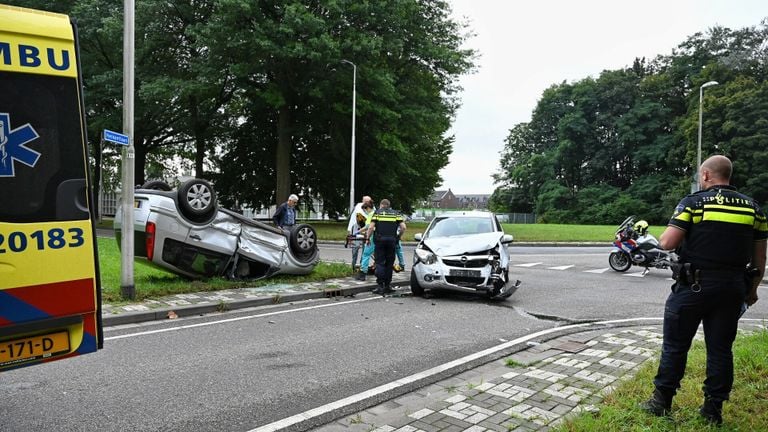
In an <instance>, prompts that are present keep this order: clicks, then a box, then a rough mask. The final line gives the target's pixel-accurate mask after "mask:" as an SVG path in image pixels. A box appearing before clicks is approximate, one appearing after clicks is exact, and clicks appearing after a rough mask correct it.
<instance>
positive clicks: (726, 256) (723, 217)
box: [669, 186, 768, 271]
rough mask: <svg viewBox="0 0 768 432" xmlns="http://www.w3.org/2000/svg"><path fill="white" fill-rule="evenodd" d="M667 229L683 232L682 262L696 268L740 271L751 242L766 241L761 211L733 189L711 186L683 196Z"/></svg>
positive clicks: (747, 258)
mask: <svg viewBox="0 0 768 432" xmlns="http://www.w3.org/2000/svg"><path fill="white" fill-rule="evenodd" d="M669 225H674V226H676V227H678V228H681V229H683V230H685V232H686V234H685V241H684V242H683V244H682V247H681V249H680V258H681V261H683V262H690V263H692V264H693V265H694V266H696V267H698V268H707V269H719V270H734V271H743V270H744V268H745V266H746V265H747V263H749V261H750V259H751V255H752V251H753V249H754V242H755V241H758V240H763V239H766V238H768V224H766V218H765V214H764V213H763V211H762V210H761V209H760V207H759V206H758V205H757V204H756V203H755V202H754V200H753V199H752V198H750V197H748V196H746V195H743V194H741V193H739V192H737V191H736V189H735V188H734V187H732V186H714V187H711V188H709V189H707V190H704V191H699V192H696V193H694V194H691V195H688V196H686V197H685V198H683V200H682V201H680V203H679V204H678V206H677V208H676V209H675V214H674V215H673V216H672V219H670V221H669Z"/></svg>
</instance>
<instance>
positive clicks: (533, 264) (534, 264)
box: [515, 262, 544, 267]
mask: <svg viewBox="0 0 768 432" xmlns="http://www.w3.org/2000/svg"><path fill="white" fill-rule="evenodd" d="M539 264H544V263H540V262H535V263H527V264H515V267H533V266H537V265H539Z"/></svg>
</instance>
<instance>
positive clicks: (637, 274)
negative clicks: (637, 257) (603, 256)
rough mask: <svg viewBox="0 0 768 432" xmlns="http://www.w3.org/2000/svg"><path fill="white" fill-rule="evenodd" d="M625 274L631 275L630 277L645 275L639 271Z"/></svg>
mask: <svg viewBox="0 0 768 432" xmlns="http://www.w3.org/2000/svg"><path fill="white" fill-rule="evenodd" d="M623 276H629V277H640V278H641V277H645V275H644V274H643V272H637V273H626V274H624V275H623Z"/></svg>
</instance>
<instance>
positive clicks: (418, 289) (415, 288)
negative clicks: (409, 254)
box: [411, 269, 424, 297]
mask: <svg viewBox="0 0 768 432" xmlns="http://www.w3.org/2000/svg"><path fill="white" fill-rule="evenodd" d="M411 293H413V295H414V296H416V297H424V287H423V286H421V284H419V279H418V278H417V277H416V272H415V271H413V269H411Z"/></svg>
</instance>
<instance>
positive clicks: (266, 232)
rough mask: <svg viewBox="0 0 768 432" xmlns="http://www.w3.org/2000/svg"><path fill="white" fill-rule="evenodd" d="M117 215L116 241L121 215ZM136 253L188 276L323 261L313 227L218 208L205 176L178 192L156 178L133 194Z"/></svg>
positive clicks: (301, 268)
mask: <svg viewBox="0 0 768 432" xmlns="http://www.w3.org/2000/svg"><path fill="white" fill-rule="evenodd" d="M120 213H121V212H118V214H117V215H115V224H114V228H115V236H116V237H117V242H118V245H120V239H121V236H122V215H121V214H120ZM134 242H135V246H134V247H135V256H136V258H137V259H144V260H146V261H148V262H150V263H152V264H153V265H155V266H157V267H160V268H163V269H165V270H169V271H171V272H173V273H176V274H179V275H182V276H186V277H190V278H199V277H211V276H224V277H228V278H231V279H260V278H265V277H269V276H274V275H278V274H291V275H304V274H308V273H311V272H312V270H313V269H314V268H315V266H316V265H317V263H318V261H319V255H318V251H317V234H316V232H315V229H314V228H312V226H310V225H307V224H297V225H294V226H293V227H292V229H291V230H286V231H284V230H282V229H280V228H277V227H274V226H271V225H267V224H265V223H262V222H259V221H256V220H253V219H249V218H246V217H245V216H243V215H241V214H239V213H236V212H233V211H231V210H227V209H224V208H219V207H218V205H217V203H216V193H215V192H214V190H213V188H212V187H211V184H210V183H208V182H207V181H205V180H202V179H192V180H189V181H187V182H185V183H182V184H181V185H180V186H179V188H178V190H175V191H174V190H171V188H170V187H169V186H168V185H167V184H166V183H164V182H160V181H153V182H148V183H146V184H145V185H144V186H143V187H142V188H140V189H137V190H136V191H135V194H134Z"/></svg>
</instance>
